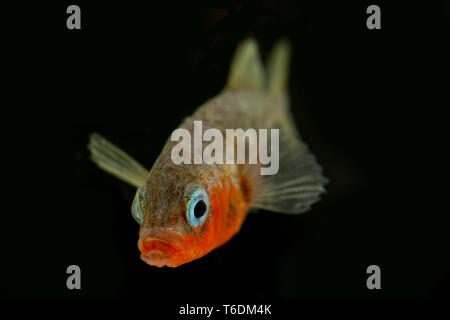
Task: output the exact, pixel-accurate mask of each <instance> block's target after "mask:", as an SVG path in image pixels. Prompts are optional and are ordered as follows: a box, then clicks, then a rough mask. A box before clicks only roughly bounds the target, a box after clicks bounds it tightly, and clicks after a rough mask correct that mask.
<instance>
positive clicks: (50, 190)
mask: <svg viewBox="0 0 450 320" xmlns="http://www.w3.org/2000/svg"><path fill="white" fill-rule="evenodd" d="M70 4H78V5H80V7H81V11H82V21H81V23H82V29H81V30H72V31H70V30H67V29H66V25H65V24H66V17H67V14H66V13H65V10H66V8H67V6H68V5H70ZM370 4H378V5H379V6H380V7H381V11H382V29H381V30H368V29H367V28H366V19H367V17H368V15H367V14H366V8H367V6H368V5H370ZM449 14H450V5H449V4H448V2H432V1H421V2H406V1H405V2H397V1H396V3H395V4H393V3H388V2H387V1H386V2H384V1H371V2H365V1H347V2H345V3H344V2H343V1H303V2H289V1H287V2H280V3H278V2H271V1H264V2H259V3H253V4H250V3H243V4H242V3H236V4H233V5H230V6H227V7H221V8H219V9H200V8H194V7H190V6H189V7H188V6H179V5H178V4H175V3H174V4H169V5H168V6H165V7H159V6H157V5H155V4H148V5H143V4H138V3H130V2H114V3H111V2H104V3H98V2H96V4H93V3H92V2H88V1H76V2H73V3H72V2H70V3H69V2H62V3H58V4H56V3H55V4H54V5H50V4H33V5H25V4H24V5H23V6H22V7H20V8H15V9H13V10H11V11H9V12H7V11H5V12H4V15H5V16H7V15H13V16H14V18H13V19H11V20H12V21H11V22H8V29H6V30H8V31H7V32H6V34H5V39H7V41H8V45H7V46H6V45H5V47H4V53H6V58H5V62H6V65H7V66H8V67H10V70H8V73H7V84H5V85H4V92H5V95H4V97H5V98H4V100H3V101H4V104H5V105H6V106H7V108H6V110H7V111H4V116H3V117H2V120H3V121H2V122H3V126H2V131H3V137H4V144H3V148H4V149H3V150H4V157H3V158H4V160H6V165H5V166H4V168H5V173H6V175H5V176H8V178H9V177H11V179H7V180H5V185H6V184H7V185H8V190H9V191H10V192H8V193H5V194H4V195H5V201H4V202H5V203H6V204H8V205H10V206H8V207H5V210H4V211H5V212H4V213H3V219H2V220H3V221H4V222H3V223H2V224H1V228H2V237H4V239H3V240H2V244H3V245H4V247H5V249H3V254H2V256H3V257H4V258H3V259H2V265H1V268H2V271H1V275H2V281H1V285H0V290H1V294H2V296H3V297H4V298H6V299H14V300H15V299H18V300H20V299H27V300H41V301H42V300H91V299H93V300H109V299H127V300H142V301H145V303H147V304H148V305H154V306H155V307H156V306H158V305H161V304H165V303H174V304H179V305H181V304H183V303H207V302H208V303H225V302H235V303H250V302H254V301H258V302H260V303H264V302H266V303H270V302H273V301H279V300H290V301H298V300H303V301H304V300H352V301H355V300H405V299H426V300H428V299H446V298H447V297H448V290H449V267H450V261H449V257H448V240H449V239H448V238H449V237H448V234H447V233H448V226H449V215H448V209H444V207H439V206H438V205H437V202H438V200H439V199H445V194H440V193H439V190H442V189H440V186H438V185H436V184H435V183H434V182H432V181H431V178H438V180H444V178H443V176H442V175H443V173H444V171H445V169H444V168H445V167H444V166H443V165H440V164H439V161H438V159H439V158H441V156H440V155H441V153H443V149H444V148H445V145H444V144H440V143H437V140H436V139H437V138H438V137H443V136H444V132H445V128H446V127H445V125H442V124H441V123H440V122H439V121H438V119H439V118H442V117H441V116H440V112H441V111H442V110H443V109H445V108H446V107H448V106H449V103H448V102H449V100H448V94H449V81H448V75H449V63H448V62H449V57H450V55H449V53H450V51H449V39H450V37H449V35H450V32H449V31H450V29H449V26H450V23H449V21H450V15H449ZM3 32H5V29H3ZM246 36H254V37H255V38H257V39H258V40H259V41H260V45H261V46H260V47H261V52H262V55H263V57H264V56H266V54H267V53H268V51H269V50H270V48H271V45H272V44H273V42H274V41H275V40H276V39H278V38H279V37H281V36H286V37H288V38H289V39H290V40H291V41H292V43H293V49H294V54H293V61H292V74H291V81H290V92H291V100H292V109H293V114H294V116H295V119H296V123H297V125H298V127H299V128H300V132H301V134H302V137H303V138H304V140H305V141H306V142H307V143H308V144H309V146H310V148H311V150H312V151H313V152H314V153H315V154H316V156H317V158H318V161H319V163H321V165H322V166H323V167H324V171H325V175H326V176H327V177H328V178H329V179H330V184H329V185H328V186H327V194H326V195H325V196H324V197H323V200H322V201H321V202H319V203H318V204H316V205H314V206H313V209H312V211H310V212H308V213H306V214H304V215H301V216H285V215H279V214H275V213H270V212H259V213H258V214H256V215H251V216H249V217H248V218H247V220H246V222H245V224H244V225H243V227H242V229H241V231H240V233H239V234H238V235H236V236H235V237H234V238H233V239H232V240H231V241H229V242H228V243H227V244H226V245H224V246H223V247H221V248H219V249H217V250H215V251H213V252H212V253H210V254H208V255H207V256H205V257H204V258H202V259H199V260H196V261H194V262H192V263H189V264H186V265H183V266H181V267H179V268H175V269H170V268H164V269H158V268H154V267H150V266H148V265H147V264H145V263H144V262H143V261H141V260H140V259H139V252H138V249H137V239H138V225H137V224H136V223H135V222H134V220H133V219H132V217H131V214H130V205H131V201H132V199H133V196H134V192H135V190H134V189H133V188H132V187H129V186H128V185H126V184H125V183H123V182H121V181H118V180H116V179H115V178H113V177H111V176H109V175H108V174H106V173H104V172H102V171H101V170H99V169H98V168H97V167H96V166H95V165H94V164H92V163H91V162H90V161H89V158H88V156H89V154H88V152H87V149H86V144H87V141H88V140H87V137H88V135H89V134H90V133H91V132H93V131H97V132H99V133H101V134H103V135H104V136H105V137H107V138H108V139H110V140H111V141H113V142H114V143H116V144H117V145H118V146H120V147H122V148H123V149H125V150H126V151H127V152H129V153H130V154H131V155H133V156H134V157H135V158H136V159H138V160H139V161H140V162H142V163H143V164H144V165H145V166H146V167H147V168H150V167H151V165H152V163H153V161H154V160H155V158H156V157H157V155H158V154H159V152H160V150H161V149H162V147H163V145H164V143H165V140H166V139H167V137H168V136H169V135H170V134H171V132H172V131H173V130H174V129H175V128H176V127H177V125H178V124H179V122H180V121H181V120H182V118H183V117H185V116H187V115H189V114H191V113H192V112H193V111H194V110H195V109H196V107H198V106H199V105H200V104H201V103H203V102H204V101H206V100H207V99H208V98H210V97H213V96H214V95H216V94H217V93H218V92H219V91H220V90H221V89H222V88H223V86H224V84H225V79H226V75H227V71H228V66H229V62H230V59H231V57H232V54H233V51H234V49H235V47H236V45H237V44H238V42H239V41H240V40H242V39H244V38H245V37H246ZM2 104H3V103H2ZM6 112H7V113H6ZM435 160H436V161H435ZM444 190H445V189H444ZM444 193H445V192H444ZM71 264H76V265H79V266H80V267H81V271H82V289H81V290H73V291H70V290H68V289H67V288H66V278H67V274H66V268H67V266H69V265H71ZM371 264H376V265H379V266H380V267H381V272H382V278H381V279H382V280H381V281H382V282H381V283H382V289H381V290H372V291H370V290H368V289H367V287H366V278H367V274H366V268H367V266H369V265H371Z"/></svg>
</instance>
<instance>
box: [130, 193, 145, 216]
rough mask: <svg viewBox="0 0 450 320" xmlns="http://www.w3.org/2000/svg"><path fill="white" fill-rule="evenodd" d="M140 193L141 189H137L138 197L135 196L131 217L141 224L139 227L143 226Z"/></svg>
mask: <svg viewBox="0 0 450 320" xmlns="http://www.w3.org/2000/svg"><path fill="white" fill-rule="evenodd" d="M140 191H141V189H137V191H136V195H135V196H134V200H133V204H132V205H131V215H132V216H133V218H134V220H136V222H137V223H139V225H142V220H143V214H142V208H141V201H140V197H141V192H140Z"/></svg>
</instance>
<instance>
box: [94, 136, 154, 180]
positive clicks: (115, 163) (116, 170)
mask: <svg viewBox="0 0 450 320" xmlns="http://www.w3.org/2000/svg"><path fill="white" fill-rule="evenodd" d="M88 149H89V150H90V151H91V160H92V161H93V162H95V163H96V164H97V166H99V167H100V168H101V169H103V170H104V171H106V172H108V173H110V174H112V175H113V176H115V177H117V178H119V179H120V180H123V181H125V182H127V183H129V184H131V185H132V186H135V187H136V188H139V187H140V186H142V185H143V184H144V183H145V179H146V177H147V173H148V170H147V169H145V168H144V167H143V166H142V165H141V164H139V162H137V161H136V160H134V159H133V158H132V157H131V156H130V155H128V154H127V153H126V152H124V151H123V150H121V149H120V148H118V147H117V146H115V145H114V144H113V143H111V142H109V141H108V140H107V139H105V138H103V137H102V136H101V135H99V134H98V133H92V134H91V135H90V136H89V144H88Z"/></svg>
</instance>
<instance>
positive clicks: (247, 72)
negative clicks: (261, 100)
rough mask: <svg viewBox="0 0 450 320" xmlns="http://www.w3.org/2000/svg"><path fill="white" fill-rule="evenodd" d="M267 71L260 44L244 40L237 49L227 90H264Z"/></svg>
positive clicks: (250, 39)
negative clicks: (260, 53) (262, 60)
mask: <svg viewBox="0 0 450 320" xmlns="http://www.w3.org/2000/svg"><path fill="white" fill-rule="evenodd" d="M264 88H265V71H264V66H263V64H262V62H261V58H260V56H259V50H258V44H257V42H256V41H255V40H254V39H252V38H248V39H246V40H244V41H243V42H242V43H241V44H240V45H239V46H238V48H237V49H236V53H235V55H234V57H233V60H232V61H231V66H230V72H229V75H228V80H227V84H226V89H229V90H233V89H254V90H261V91H262V90H264Z"/></svg>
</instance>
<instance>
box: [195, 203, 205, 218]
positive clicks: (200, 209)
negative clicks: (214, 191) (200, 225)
mask: <svg viewBox="0 0 450 320" xmlns="http://www.w3.org/2000/svg"><path fill="white" fill-rule="evenodd" d="M205 212H206V203H205V201H203V200H200V201H199V202H197V203H196V204H195V207H194V216H195V218H196V219H199V218H201V217H203V215H204V214H205Z"/></svg>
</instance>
